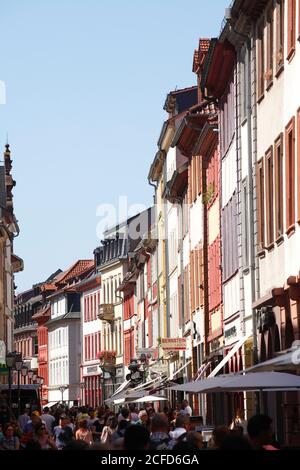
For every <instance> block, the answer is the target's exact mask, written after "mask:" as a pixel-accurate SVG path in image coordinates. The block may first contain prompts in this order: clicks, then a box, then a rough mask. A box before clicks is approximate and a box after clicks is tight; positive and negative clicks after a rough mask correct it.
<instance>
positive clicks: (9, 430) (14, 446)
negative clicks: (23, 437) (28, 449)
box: [0, 423, 20, 450]
mask: <svg viewBox="0 0 300 470" xmlns="http://www.w3.org/2000/svg"><path fill="white" fill-rule="evenodd" d="M3 434H4V437H3V439H2V441H1V442H0V447H1V448H2V449H4V450H19V449H20V441H19V438H18V437H17V436H14V428H13V426H12V424H11V423H7V424H6V425H5V427H4V432H3Z"/></svg>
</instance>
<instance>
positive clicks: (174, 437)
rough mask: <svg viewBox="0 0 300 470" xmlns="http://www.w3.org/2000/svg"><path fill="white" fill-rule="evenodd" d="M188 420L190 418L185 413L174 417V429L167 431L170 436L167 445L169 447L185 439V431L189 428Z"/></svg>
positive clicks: (171, 447)
mask: <svg viewBox="0 0 300 470" xmlns="http://www.w3.org/2000/svg"><path fill="white" fill-rule="evenodd" d="M189 421H190V419H189V417H188V416H186V415H179V416H178V417H177V418H176V421H175V429H174V431H170V433H169V435H170V438H171V440H170V442H169V446H168V448H169V449H173V447H174V446H175V444H177V443H178V442H181V441H183V440H185V439H186V435H187V432H188V431H189V428H190V424H189Z"/></svg>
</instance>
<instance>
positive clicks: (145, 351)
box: [136, 348, 155, 356]
mask: <svg viewBox="0 0 300 470" xmlns="http://www.w3.org/2000/svg"><path fill="white" fill-rule="evenodd" d="M154 351H155V349H154V348H138V349H137V350H136V353H137V355H138V356H141V355H142V354H145V355H146V356H147V355H148V354H149V355H150V356H152V354H153V353H154Z"/></svg>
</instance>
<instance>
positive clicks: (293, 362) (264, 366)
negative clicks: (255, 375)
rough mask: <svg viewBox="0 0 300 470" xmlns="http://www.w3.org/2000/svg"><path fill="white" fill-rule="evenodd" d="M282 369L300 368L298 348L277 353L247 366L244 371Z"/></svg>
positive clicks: (299, 349)
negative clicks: (251, 365)
mask: <svg viewBox="0 0 300 470" xmlns="http://www.w3.org/2000/svg"><path fill="white" fill-rule="evenodd" d="M281 370H282V371H283V370H300V348H299V347H298V348H295V349H293V350H291V351H289V352H285V353H283V354H278V356H276V357H273V358H272V359H269V360H268V361H265V362H261V363H260V364H256V365H255V366H253V367H249V369H246V370H245V372H246V373H247V372H256V371H260V372H262V371H281Z"/></svg>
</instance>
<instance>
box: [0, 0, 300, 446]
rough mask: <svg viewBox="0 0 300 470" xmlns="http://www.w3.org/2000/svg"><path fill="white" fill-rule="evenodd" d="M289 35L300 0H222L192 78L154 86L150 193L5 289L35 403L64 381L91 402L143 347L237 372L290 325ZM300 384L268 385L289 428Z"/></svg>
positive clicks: (56, 395)
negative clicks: (22, 288)
mask: <svg viewBox="0 0 300 470" xmlns="http://www.w3.org/2000/svg"><path fill="white" fill-rule="evenodd" d="M299 41H300V0H285V1H284V0H271V1H265V0H251V1H250V0H235V1H234V2H232V4H231V7H230V8H229V9H228V10H226V18H225V20H224V21H223V23H222V30H221V33H220V36H219V37H217V38H209V39H207V38H205V39H202V38H201V39H200V40H199V44H198V45H197V49H196V50H195V52H194V56H193V65H192V67H193V72H194V73H195V85H194V86H191V87H189V88H185V89H180V90H175V91H171V92H170V93H169V94H168V95H167V97H166V101H165V104H164V110H165V112H166V118H165V122H164V123H163V125H162V128H161V132H160V135H159V136H158V143H157V151H156V152H155V155H154V158H153V161H152V162H149V168H150V169H149V176H148V180H149V181H148V182H149V184H151V185H152V186H153V192H154V205H153V207H151V208H150V209H148V210H146V211H144V212H143V213H141V214H139V215H137V216H135V217H132V218H130V219H128V220H127V221H125V222H123V223H120V224H119V225H117V226H116V227H112V228H111V229H109V230H107V231H106V232H105V234H104V240H103V241H102V242H101V244H100V246H99V247H97V248H96V249H95V250H94V252H93V256H91V259H90V260H78V261H77V262H76V263H75V264H74V265H73V266H71V267H70V268H69V269H67V270H65V271H63V272H62V271H60V270H58V271H57V272H56V273H54V274H53V275H51V276H50V277H49V279H47V280H46V281H45V282H41V283H39V284H37V285H35V286H33V288H32V289H30V290H29V291H26V292H23V293H21V294H19V295H18V296H17V297H16V299H15V329H14V339H15V348H16V349H17V350H18V351H21V352H22V354H23V357H25V358H27V359H28V360H29V361H30V363H31V364H30V365H31V368H32V369H38V373H39V375H41V376H42V377H44V379H45V384H44V386H43V400H44V402H45V403H46V402H58V401H60V400H61V390H60V387H61V386H67V388H66V390H65V391H64V400H70V401H71V402H72V401H73V402H74V401H78V402H79V403H81V404H89V405H91V406H96V405H99V404H101V403H103V401H104V400H105V399H107V398H109V397H110V396H111V395H112V393H113V392H114V391H115V390H116V389H117V388H118V387H119V386H120V385H122V384H123V382H124V381H125V380H126V376H127V374H128V366H129V364H130V363H131V361H132V360H133V359H134V358H137V359H140V357H139V355H140V354H141V353H142V352H143V351H147V349H150V350H151V355H152V361H156V365H158V366H160V367H161V371H163V372H161V374H163V375H162V376H164V383H165V384H166V386H167V384H168V383H170V382H172V383H174V382H175V383H180V382H186V381H191V380H193V379H198V380H200V379H201V378H204V377H208V376H214V375H216V374H217V373H230V372H238V371H241V370H243V369H246V368H247V367H249V366H251V365H252V364H254V363H256V362H259V361H264V360H266V359H268V358H271V357H273V356H274V354H275V353H276V352H278V351H280V350H285V349H288V348H290V347H291V345H292V343H293V342H294V341H295V340H299V339H300V334H299V326H300V248H299V247H300V87H299V82H300V42H299ZM145 184H147V182H145ZM1 315H2V312H1ZM175 339H177V345H178V349H177V348H176V341H172V340H175ZM167 343H169V347H168V346H166V344H167ZM170 344H171V346H170ZM174 344H175V346H174ZM105 357H107V358H109V357H110V358H112V357H113V360H110V365H109V366H108V367H107V368H106V369H105V368H103V367H101V364H102V363H103V358H105ZM101 361H102V362H101ZM162 376H161V377H162ZM151 377H152V378H153V377H155V374H154V375H153V374H152V376H151ZM145 380H146V381H150V378H149V377H148V378H146V379H145ZM154 384H156V385H157V387H158V389H159V376H158V381H157V382H155V381H154ZM152 387H153V385H152ZM168 393H169V398H170V399H171V400H173V402H175V401H176V400H178V399H181V398H182V397H181V396H180V395H179V394H178V393H177V395H176V394H175V392H168ZM299 399H300V395H299V393H298V392H294V393H289V396H287V395H286V394H285V393H277V394H266V395H265V402H266V408H267V410H268V413H269V414H270V415H271V416H273V418H274V419H275V420H276V422H277V424H280V426H278V428H280V429H282V432H283V433H284V435H285V440H286V441H287V442H289V443H292V442H296V441H297V439H298V440H299V431H300V430H299V429H298V427H297V426H298V425H297V423H298V422H299V413H300V405H299V403H300V400H299ZM192 400H193V412H194V414H201V415H204V418H205V421H206V422H207V423H214V424H218V423H224V422H225V423H226V422H228V421H230V420H231V419H232V416H233V415H234V412H235V411H236V410H237V409H238V408H239V409H240V408H242V409H244V410H245V411H246V412H247V414H248V416H249V415H251V413H253V412H254V411H255V410H256V405H257V404H256V402H255V395H254V394H244V393H242V392H241V393H235V394H233V393H231V394H222V396H219V395H212V394H211V395H207V396H204V397H203V396H193V398H192ZM295 423H296V424H295Z"/></svg>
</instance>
